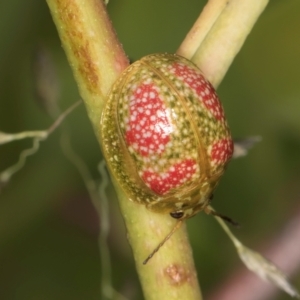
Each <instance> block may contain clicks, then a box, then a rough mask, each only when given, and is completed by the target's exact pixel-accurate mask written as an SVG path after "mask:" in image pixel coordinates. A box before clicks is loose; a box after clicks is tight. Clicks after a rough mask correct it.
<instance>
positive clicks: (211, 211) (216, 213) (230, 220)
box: [204, 206, 240, 227]
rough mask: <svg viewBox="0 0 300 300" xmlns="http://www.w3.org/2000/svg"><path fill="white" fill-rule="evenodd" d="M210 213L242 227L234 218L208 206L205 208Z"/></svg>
mask: <svg viewBox="0 0 300 300" xmlns="http://www.w3.org/2000/svg"><path fill="white" fill-rule="evenodd" d="M204 211H205V212H206V213H207V214H208V215H213V216H216V217H219V218H221V219H223V220H224V221H226V222H228V223H229V224H231V225H233V226H235V227H240V224H239V223H238V222H236V221H234V220H232V219H231V218H229V217H227V216H225V215H223V214H220V213H218V212H216V211H215V210H214V209H213V208H212V207H210V206H208V207H206V208H205V210H204Z"/></svg>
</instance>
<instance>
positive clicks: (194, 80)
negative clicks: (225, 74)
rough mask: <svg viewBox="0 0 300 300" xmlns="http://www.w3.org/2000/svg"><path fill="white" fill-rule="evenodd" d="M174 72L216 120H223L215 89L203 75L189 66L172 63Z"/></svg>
mask: <svg viewBox="0 0 300 300" xmlns="http://www.w3.org/2000/svg"><path fill="white" fill-rule="evenodd" d="M173 68H174V73H175V74H176V76H178V77H180V78H181V79H182V81H183V82H184V83H185V84H187V85H188V86H189V87H190V88H192V89H193V90H194V91H195V92H196V94H197V95H198V96H199V99H200V100H201V101H202V103H203V104H204V106H205V107H206V108H207V109H208V110H209V111H210V112H211V113H212V115H213V116H214V117H215V118H216V119H217V120H224V119H225V116H224V111H223V107H222V105H221V102H220V100H219V98H218V96H217V94H216V91H215V89H214V88H213V86H212V85H211V83H210V82H209V81H207V80H206V79H205V77H204V76H203V75H202V74H201V73H199V72H196V71H195V70H194V69H192V68H190V67H189V66H185V65H182V64H178V63H175V64H173Z"/></svg>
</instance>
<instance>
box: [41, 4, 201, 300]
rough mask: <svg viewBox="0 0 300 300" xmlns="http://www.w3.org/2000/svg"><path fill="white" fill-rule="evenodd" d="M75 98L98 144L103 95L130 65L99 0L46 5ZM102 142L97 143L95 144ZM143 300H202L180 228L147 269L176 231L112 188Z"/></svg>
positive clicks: (169, 222)
mask: <svg viewBox="0 0 300 300" xmlns="http://www.w3.org/2000/svg"><path fill="white" fill-rule="evenodd" d="M47 3H48V5H49V8H50V11H51V14H52V17H53V20H54V23H55V24H56V27H57V30H58V33H59V36H60V39H61V41H62V45H63V47H64V49H65V52H66V55H67V58H68V60H69V62H70V65H71V67H72V69H73V73H74V76H75V79H76V81H77V84H78V88H79V92H80V94H81V97H82V98H83V101H84V103H85V105H86V107H87V111H88V115H89V117H90V120H91V122H92V124H93V127H94V129H95V133H96V136H97V138H99V134H98V132H99V128H100V115H101V110H102V107H103V103H104V100H105V95H106V94H107V93H108V91H109V89H110V87H111V86H112V84H113V83H114V81H115V80H116V79H117V77H118V76H119V74H120V73H121V72H122V71H123V70H124V68H125V67H126V66H127V65H128V61H127V58H126V55H125V54H124V52H123V51H122V48H121V46H120V43H119V42H118V40H117V39H116V36H115V33H114V31H113V30H112V27H111V23H110V21H109V19H108V17H107V14H106V9H105V6H104V4H103V3H102V2H101V1H99V0H86V1H82V0H72V1H71V0H47ZM99 142H100V141H99ZM114 186H115V188H116V191H117V194H118V196H119V201H120V206H121V210H122V213H123V215H124V219H125V223H126V227H127V231H128V238H129V241H130V244H131V246H132V248H133V252H134V256H135V261H136V263H137V270H138V273H139V277H140V281H141V285H142V287H143V291H144V296H145V299H148V300H149V299H155V300H157V299H170V300H172V299H174V300H175V299H187V300H188V299H199V300H200V299H201V293H200V290H199V287H198V282H197V276H196V271H195V268H194V264H193V257H192V253H191V252H192V251H191V248H190V245H189V242H188V238H187V234H186V231H185V228H184V227H182V228H181V229H180V230H178V231H177V233H176V234H175V235H174V236H173V237H172V239H171V240H170V241H168V242H167V243H166V245H165V246H164V247H163V249H162V250H161V251H160V252H159V253H158V254H157V255H155V257H154V258H153V259H152V260H151V261H150V262H149V263H148V264H147V265H146V266H144V265H142V262H143V261H144V260H145V259H146V257H147V256H148V255H149V254H150V252H151V251H152V250H153V249H154V248H155V247H156V246H157V245H158V244H159V243H160V242H161V240H162V239H163V237H164V236H165V235H166V234H167V233H168V232H169V231H170V230H171V228H172V227H173V226H174V221H173V220H172V219H171V218H170V217H169V216H168V215H167V216H166V215H160V214H155V213H151V212H149V211H148V210H146V209H145V207H143V206H142V205H139V204H135V203H133V202H131V201H130V200H129V199H128V198H127V197H126V195H124V193H123V192H122V190H121V189H120V188H119V187H118V184H117V183H116V182H114Z"/></svg>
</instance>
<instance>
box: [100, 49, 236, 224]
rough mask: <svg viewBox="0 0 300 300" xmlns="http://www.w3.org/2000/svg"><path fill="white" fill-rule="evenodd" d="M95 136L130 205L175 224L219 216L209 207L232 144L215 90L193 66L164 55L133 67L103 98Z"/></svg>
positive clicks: (231, 151) (125, 72)
mask: <svg viewBox="0 0 300 300" xmlns="http://www.w3.org/2000/svg"><path fill="white" fill-rule="evenodd" d="M100 134H101V143H102V149H103V153H104V156H105V159H106V161H107V164H108V167H109V169H110V170H111V172H112V174H113V176H114V177H115V178H116V180H117V181H118V183H119V184H120V186H121V187H122V189H123V190H124V191H125V193H126V194H127V195H128V197H129V198H130V199H131V200H132V201H135V202H138V203H140V204H144V205H145V206H146V208H147V209H149V210H151V211H153V212H157V213H163V214H170V215H171V217H173V218H175V219H178V220H180V221H182V220H185V219H187V218H190V217H191V216H193V215H195V214H197V213H198V212H199V211H202V210H204V211H205V212H206V213H212V214H217V213H216V212H215V211H214V210H212V209H211V208H210V206H209V203H210V201H211V199H212V195H213V192H214V190H215V188H216V186H217V184H218V182H219V180H220V178H221V176H222V175H223V173H224V171H225V168H226V166H227V164H228V162H229V160H230V158H231V156H232V154H233V140H232V137H231V134H230V130H229V127H228V124H227V121H226V118H225V114H224V110H223V107H222V104H221V102H220V100H219V98H218V96H217V94H216V91H215V89H214V88H213V86H212V85H211V84H210V82H209V81H208V80H207V79H206V78H205V77H204V75H203V73H202V72H201V71H200V69H199V68H198V67H197V66H196V65H194V64H193V63H192V62H191V61H189V60H187V59H185V58H183V57H181V56H179V55H176V54H166V53H164V54H152V55H148V56H145V57H143V58H142V59H140V60H138V61H136V62H134V63H133V64H131V65H130V66H129V67H128V68H127V69H126V70H125V71H124V72H123V73H122V74H121V76H120V77H119V79H118V80H117V81H116V82H115V84H114V85H113V87H112V89H111V91H110V93H109V95H108V97H107V101H106V103H105V106H104V109H103V113H102V116H101V133H100ZM220 216H221V217H224V216H222V215H220ZM224 218H225V219H226V217H224ZM227 219H228V218H227ZM229 220H230V219H229Z"/></svg>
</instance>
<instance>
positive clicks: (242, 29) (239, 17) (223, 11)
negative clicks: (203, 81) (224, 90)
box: [177, 0, 269, 87]
mask: <svg viewBox="0 0 300 300" xmlns="http://www.w3.org/2000/svg"><path fill="white" fill-rule="evenodd" d="M268 2H269V1H268V0H243V1H241V0H227V1H225V0H210V1H209V2H208V4H207V5H206V7H205V9H204V10H203V13H201V15H200V16H199V18H198V20H197V21H196V23H195V25H194V26H193V28H192V29H191V30H190V32H189V33H188V35H187V37H186V39H185V40H184V41H183V43H182V44H181V46H180V47H179V49H178V51H177V53H178V54H180V55H182V56H184V57H186V58H189V59H191V60H192V61H193V62H194V63H195V64H196V65H197V66H198V67H199V68H200V69H201V70H202V72H203V73H204V74H205V77H206V78H207V79H208V80H209V81H210V82H211V83H212V85H213V86H214V87H218V85H219V84H220V83H221V81H222V79H223V78H224V76H225V74H226V72H227V70H228V68H229V67H230V65H231V63H232V61H233V59H234V58H235V56H236V55H237V53H238V52H239V51H240V49H241V47H242V45H243V44H244V42H245V39H246V38H247V36H248V34H249V33H250V31H251V29H252V28H253V26H254V24H255V22H256V21H257V19H258V17H259V16H260V14H261V13H262V12H263V10H264V9H265V7H266V5H267V4H268Z"/></svg>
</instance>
